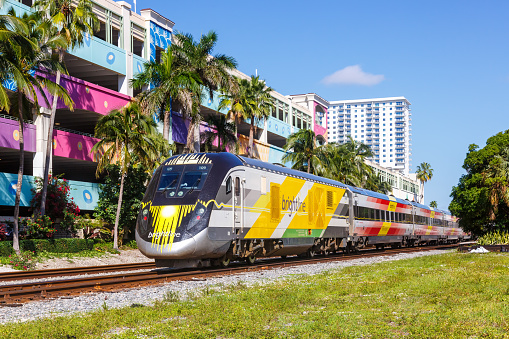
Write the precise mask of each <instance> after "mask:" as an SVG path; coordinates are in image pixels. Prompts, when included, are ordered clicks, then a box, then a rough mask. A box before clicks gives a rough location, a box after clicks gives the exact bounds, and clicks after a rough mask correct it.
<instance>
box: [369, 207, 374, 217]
mask: <svg viewBox="0 0 509 339" xmlns="http://www.w3.org/2000/svg"><path fill="white" fill-rule="evenodd" d="M369 219H371V220H375V210H374V209H373V208H370V209H369Z"/></svg>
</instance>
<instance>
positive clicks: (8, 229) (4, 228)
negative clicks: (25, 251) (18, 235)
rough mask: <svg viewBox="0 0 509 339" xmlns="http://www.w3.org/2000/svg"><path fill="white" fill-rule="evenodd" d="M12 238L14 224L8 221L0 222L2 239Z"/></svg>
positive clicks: (0, 238) (0, 236)
mask: <svg viewBox="0 0 509 339" xmlns="http://www.w3.org/2000/svg"><path fill="white" fill-rule="evenodd" d="M8 239H12V226H11V225H10V224H8V223H6V222H0V240H8Z"/></svg>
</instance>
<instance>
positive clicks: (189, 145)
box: [186, 121, 195, 153]
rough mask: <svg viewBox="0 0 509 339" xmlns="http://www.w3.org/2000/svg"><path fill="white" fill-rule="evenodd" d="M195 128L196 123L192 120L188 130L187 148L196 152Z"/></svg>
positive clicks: (189, 151)
mask: <svg viewBox="0 0 509 339" xmlns="http://www.w3.org/2000/svg"><path fill="white" fill-rule="evenodd" d="M194 129H195V125H194V123H193V122H192V121H191V123H190V124H189V129H188V130H187V140H186V150H187V153H194Z"/></svg>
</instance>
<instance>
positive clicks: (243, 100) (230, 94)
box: [218, 77, 255, 134]
mask: <svg viewBox="0 0 509 339" xmlns="http://www.w3.org/2000/svg"><path fill="white" fill-rule="evenodd" d="M235 81H236V82H237V85H236V86H235V87H234V88H232V89H227V88H221V92H222V93H221V97H220V98H221V99H220V101H219V107H218V109H219V110H221V109H227V110H228V113H227V116H228V118H229V119H231V120H232V121H233V123H234V125H235V134H237V133H238V126H239V123H240V122H241V121H242V120H244V117H246V116H247V115H248V111H250V110H251V109H252V108H251V107H252V106H254V105H255V102H254V101H253V100H252V97H251V96H250V83H249V81H248V80H247V79H240V78H237V77H235Z"/></svg>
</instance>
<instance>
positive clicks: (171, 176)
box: [157, 166, 182, 193]
mask: <svg viewBox="0 0 509 339" xmlns="http://www.w3.org/2000/svg"><path fill="white" fill-rule="evenodd" d="M181 173H182V167H180V168H179V167H177V166H168V167H164V168H163V170H162V173H161V177H160V179H159V185H158V186H157V191H158V192H159V193H165V192H171V191H173V190H174V189H175V188H177V185H178V181H179V179H180V174H181Z"/></svg>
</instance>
